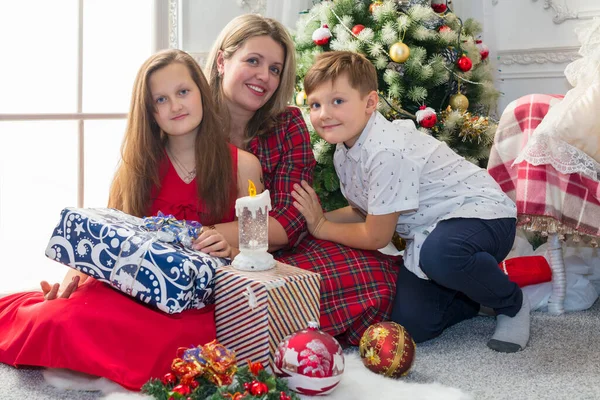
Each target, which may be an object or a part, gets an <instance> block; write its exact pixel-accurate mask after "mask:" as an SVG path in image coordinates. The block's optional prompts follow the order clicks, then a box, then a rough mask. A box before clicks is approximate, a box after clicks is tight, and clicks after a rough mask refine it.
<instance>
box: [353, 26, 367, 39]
mask: <svg viewBox="0 0 600 400" xmlns="http://www.w3.org/2000/svg"><path fill="white" fill-rule="evenodd" d="M363 29H365V26H364V25H362V24H356V25H354V26H353V27H352V33H353V34H354V35H356V36H358V34H359V33H361V32H362V30H363Z"/></svg>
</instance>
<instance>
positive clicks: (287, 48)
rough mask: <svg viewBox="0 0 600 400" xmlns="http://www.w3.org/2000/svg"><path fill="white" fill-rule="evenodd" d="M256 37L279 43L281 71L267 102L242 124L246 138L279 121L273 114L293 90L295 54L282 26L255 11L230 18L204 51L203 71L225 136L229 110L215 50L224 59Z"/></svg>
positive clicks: (288, 98)
mask: <svg viewBox="0 0 600 400" xmlns="http://www.w3.org/2000/svg"><path fill="white" fill-rule="evenodd" d="M257 36H269V37H270V38H272V39H273V40H274V41H275V42H277V43H279V44H281V46H282V47H283V51H284V62H283V64H284V65H283V70H282V71H281V79H280V81H279V87H278V88H277V90H276V91H275V93H273V96H271V98H270V99H269V101H268V102H267V103H266V104H265V105H264V106H262V107H261V108H260V109H259V110H257V111H256V112H255V113H254V116H252V118H251V119H250V121H248V126H247V127H246V139H251V138H252V137H254V136H256V135H260V134H263V133H265V132H270V131H271V128H273V126H275V125H276V124H277V123H278V122H279V121H278V120H277V117H278V116H279V115H280V114H281V113H282V112H283V111H285V108H286V107H287V104H288V102H289V101H290V100H291V99H292V94H293V93H294V84H295V82H296V53H295V46H294V41H293V40H292V38H291V36H290V34H289V33H288V31H287V30H286V29H285V27H284V26H283V25H282V24H281V23H280V22H278V21H277V20H275V19H272V18H266V17H262V16H260V15H257V14H244V15H240V16H238V17H236V18H234V19H232V20H231V21H230V22H229V23H228V24H227V25H226V26H225V28H223V30H222V31H221V33H220V34H219V37H218V38H217V40H216V41H215V44H214V45H213V48H212V49H211V51H210V53H209V54H208V58H207V60H206V67H205V71H206V74H207V76H208V81H209V83H210V86H211V87H212V95H213V98H214V100H215V103H216V104H217V107H218V108H219V111H220V112H221V115H222V116H223V121H224V125H225V128H226V129H227V130H226V132H227V134H228V135H229V127H228V124H229V115H228V114H229V111H228V108H227V104H226V103H225V99H224V96H223V86H222V80H221V77H220V76H219V71H218V70H217V57H218V54H219V51H222V52H223V57H224V58H225V59H226V60H227V59H229V58H231V56H233V54H234V53H235V52H236V51H238V49H239V48H240V47H242V46H243V45H244V43H246V40H248V39H250V38H253V37H257Z"/></svg>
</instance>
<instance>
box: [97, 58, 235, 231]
mask: <svg viewBox="0 0 600 400" xmlns="http://www.w3.org/2000/svg"><path fill="white" fill-rule="evenodd" d="M176 62H178V63H181V64H183V65H185V66H186V67H187V69H188V71H189V72H190V76H191V77H192V79H193V81H194V82H195V83H196V85H197V86H198V89H199V90H200V94H201V96H202V109H203V117H202V121H201V122H200V127H199V129H198V135H197V136H196V142H195V153H196V154H195V156H196V173H197V178H196V183H197V186H198V196H199V199H202V201H203V202H204V204H205V205H206V209H205V211H206V212H205V214H204V215H202V216H201V218H200V219H201V221H200V222H202V223H203V224H213V223H217V222H220V221H221V220H222V219H223V217H225V215H226V213H227V212H228V211H229V209H230V208H231V201H232V199H234V198H235V193H236V185H235V182H234V181H233V166H232V158H231V154H230V152H229V146H228V144H227V142H226V139H225V136H224V133H223V126H222V124H221V123H220V120H219V117H218V113H217V112H216V108H215V105H214V101H213V99H212V96H211V95H210V87H209V85H208V81H207V80H206V78H205V76H204V74H203V73H202V70H201V69H200V67H199V66H198V64H197V63H196V61H195V60H194V59H193V58H192V57H191V56H190V55H189V54H187V53H185V52H183V51H181V50H175V49H171V50H164V51H160V52H158V53H156V54H155V55H153V56H151V57H150V58H149V59H148V60H146V62H145V63H144V64H143V65H142V66H141V68H140V70H139V71H138V74H137V77H136V79H135V83H134V85H133V91H132V95H131V105H130V109H129V115H128V118H127V129H126V131H125V137H124V138H123V144H122V145H121V163H120V164H119V167H118V169H117V172H116V173H115V177H114V179H113V182H112V185H111V189H110V196H109V200H108V206H109V207H111V208H117V209H120V210H123V211H124V212H126V213H128V214H131V215H135V216H138V217H142V216H146V215H147V214H148V213H149V212H150V207H151V201H152V199H151V192H152V188H153V187H156V188H160V185H161V176H160V171H159V167H160V165H161V163H162V162H163V161H164V159H165V157H166V155H165V144H166V142H167V135H166V134H165V133H164V132H163V131H162V130H161V129H160V127H159V126H158V124H157V123H156V122H155V119H154V103H153V100H152V93H151V91H150V76H151V75H152V73H154V72H155V71H157V70H159V69H161V68H164V67H166V66H167V65H170V64H172V63H176ZM232 181H233V182H232Z"/></svg>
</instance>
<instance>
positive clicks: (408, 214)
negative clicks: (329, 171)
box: [292, 51, 530, 352]
mask: <svg viewBox="0 0 600 400" xmlns="http://www.w3.org/2000/svg"><path fill="white" fill-rule="evenodd" d="M304 90H305V91H306V93H307V96H308V105H309V107H310V119H311V122H312V124H313V126H314V128H315V130H316V131H317V133H318V134H319V135H320V136H321V137H322V138H323V139H324V140H326V141H327V142H329V143H332V144H337V147H336V151H335V155H334V165H335V168H336V172H337V174H338V177H339V179H340V187H341V191H342V194H343V195H344V197H346V199H347V200H348V203H349V204H350V206H348V207H345V208H342V209H339V210H335V211H332V212H329V213H327V214H326V215H324V214H323V212H322V210H321V207H320V205H319V201H318V198H317V196H316V193H315V192H314V190H313V189H312V188H311V187H310V186H309V185H308V184H307V183H306V182H302V185H295V186H294V191H293V192H292V196H293V197H294V199H295V200H296V201H295V202H294V206H295V207H296V208H298V210H299V211H300V212H301V213H302V214H303V215H304V217H305V218H306V221H307V224H308V229H309V231H310V233H311V234H312V235H313V236H315V237H317V238H319V239H325V240H332V241H336V242H338V243H341V244H344V245H347V246H351V247H357V248H361V249H371V250H375V249H378V248H381V247H383V246H385V245H386V244H387V243H389V242H390V240H391V238H392V235H393V234H394V232H397V233H398V234H399V235H400V236H401V237H402V238H403V239H405V240H406V242H407V245H406V251H405V253H404V266H402V267H401V268H400V272H399V274H398V279H397V282H396V299H395V304H394V310H393V311H392V320H394V321H395V322H397V323H399V324H401V325H403V326H404V327H405V328H406V329H407V330H408V331H409V332H410V334H411V335H412V336H413V338H414V339H415V341H417V342H422V341H425V340H429V339H432V338H434V337H436V336H438V335H440V334H441V333H442V332H443V330H444V329H445V328H447V327H449V326H451V325H453V324H455V323H457V322H460V321H463V320H465V319H468V318H471V317H473V316H475V315H477V313H478V311H479V308H480V305H482V306H486V307H490V308H492V309H494V310H495V312H496V314H497V325H496V331H495V332H494V335H493V336H492V338H491V339H490V340H489V342H488V346H489V347H490V348H492V349H494V350H497V351H501V352H516V351H519V350H522V349H523V348H525V346H526V345H527V341H528V340H529V324H530V316H529V302H528V300H527V298H526V297H524V296H523V293H522V291H521V289H520V288H519V287H518V286H517V285H516V284H514V283H512V282H510V281H509V280H508V277H507V276H506V275H505V274H504V273H503V272H502V271H501V270H500V268H498V263H499V262H501V261H502V260H503V259H504V257H506V255H507V254H508V252H509V251H510V249H511V247H512V244H513V241H514V237H515V228H516V207H515V204H514V203H513V202H512V201H511V200H510V199H509V198H508V197H507V196H506V195H505V194H504V192H502V190H501V189H500V187H499V186H498V184H497V183H496V182H495V181H494V180H493V179H492V178H491V177H490V176H489V175H488V173H487V171H484V170H482V169H481V168H479V167H477V166H475V165H473V164H472V163H470V162H468V161H466V160H465V159H464V158H462V157H461V156H459V155H458V154H456V153H454V152H453V151H452V150H451V149H450V148H448V146H447V145H446V144H445V143H443V142H440V141H438V140H436V139H435V138H433V137H431V136H429V135H427V134H425V133H422V132H420V131H418V130H417V129H416V128H415V126H414V123H413V122H412V121H407V120H405V121H394V123H391V122H389V121H387V120H386V119H385V117H383V115H381V114H380V113H379V112H377V103H378V96H377V73H376V71H375V68H374V67H373V65H372V64H371V62H369V61H368V60H367V59H366V58H365V57H363V56H362V55H359V54H356V53H352V52H337V51H334V52H326V53H322V54H321V55H319V56H318V57H317V60H316V62H315V64H314V65H313V66H312V67H311V69H310V70H309V71H308V73H307V74H306V77H305V79H304Z"/></svg>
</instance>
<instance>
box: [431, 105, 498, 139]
mask: <svg viewBox="0 0 600 400" xmlns="http://www.w3.org/2000/svg"><path fill="white" fill-rule="evenodd" d="M440 115H441V122H442V123H443V124H444V125H445V122H446V120H448V119H451V120H452V121H453V122H454V123H455V125H456V126H457V127H458V130H459V132H458V136H459V137H461V138H462V140H463V141H466V140H468V141H470V142H474V141H477V142H478V143H480V142H481V140H482V136H483V135H484V134H485V132H486V131H487V129H488V127H489V125H490V121H489V118H488V117H481V116H478V115H472V114H471V113H470V112H469V111H462V110H453V109H452V107H450V106H448V107H447V108H446V109H445V110H444V111H442V112H441V113H440ZM433 131H434V132H436V133H438V128H437V127H434V128H433Z"/></svg>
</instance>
